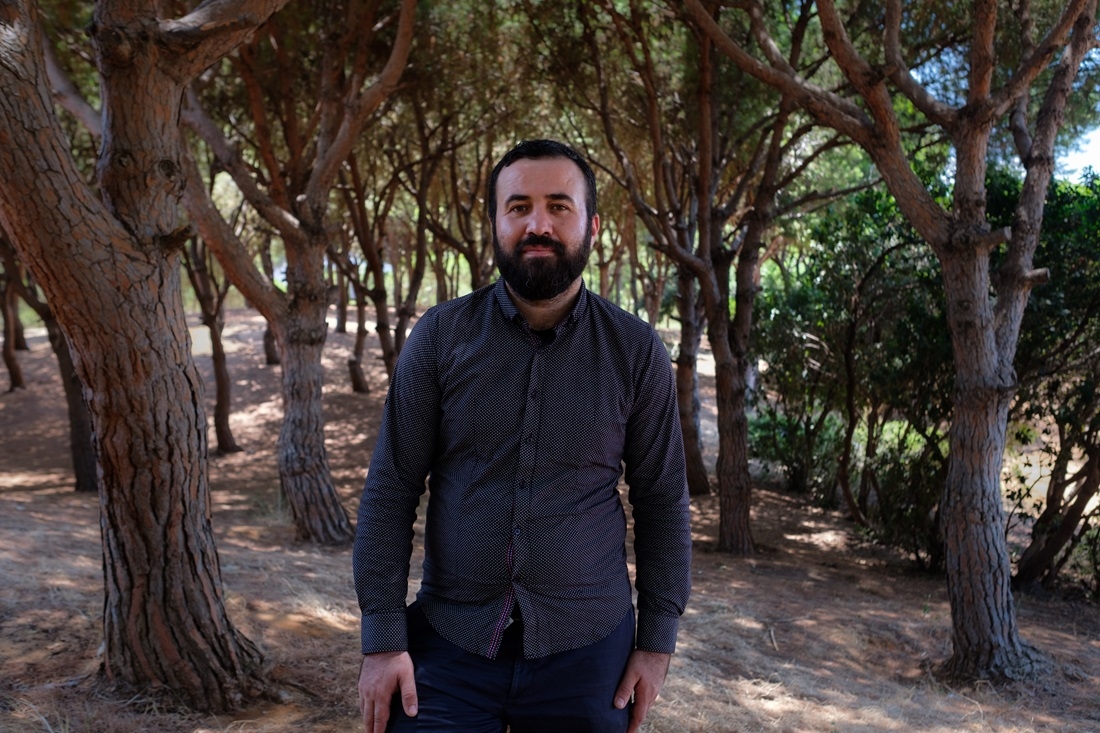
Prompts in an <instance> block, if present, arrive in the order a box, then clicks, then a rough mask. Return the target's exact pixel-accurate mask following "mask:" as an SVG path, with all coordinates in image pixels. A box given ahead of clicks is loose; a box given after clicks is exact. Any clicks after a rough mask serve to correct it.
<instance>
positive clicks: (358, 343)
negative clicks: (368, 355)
mask: <svg viewBox="0 0 1100 733" xmlns="http://www.w3.org/2000/svg"><path fill="white" fill-rule="evenodd" d="M355 315H356V319H355V322H356V326H355V348H354V349H353V350H352V356H351V358H350V359H348V376H349V377H350V378H351V390H352V392H355V393H356V394H367V393H369V392H370V382H369V381H368V380H367V377H366V375H365V374H364V373H363V354H364V353H365V352H366V347H367V296H366V293H365V292H364V291H363V288H361V287H359V286H358V285H356V288H355Z"/></svg>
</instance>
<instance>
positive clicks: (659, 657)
mask: <svg viewBox="0 0 1100 733" xmlns="http://www.w3.org/2000/svg"><path fill="white" fill-rule="evenodd" d="M671 658H672V655H671V654H661V653H660V652H645V651H642V650H640V649H635V650H634V651H633V652H631V653H630V659H628V660H627V662H626V671H625V672H624V673H623V681H622V682H620V683H619V689H617V690H615V707H616V708H618V709H619V710H622V709H623V708H625V707H626V705H627V703H628V702H630V699H631V697H633V698H634V707H633V708H631V710H630V727H628V728H627V729H626V733H635V731H637V730H638V728H640V727H641V726H642V721H644V720H645V716H646V713H648V712H649V706H650V705H652V704H653V701H654V700H656V699H657V695H658V694H660V692H661V688H662V687H664V685H665V675H667V674H668V663H669V660H670V659H671Z"/></svg>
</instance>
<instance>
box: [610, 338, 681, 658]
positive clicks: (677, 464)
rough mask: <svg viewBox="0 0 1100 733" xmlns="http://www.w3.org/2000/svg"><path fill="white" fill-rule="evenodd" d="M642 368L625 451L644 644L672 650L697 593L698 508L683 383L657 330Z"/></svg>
mask: <svg viewBox="0 0 1100 733" xmlns="http://www.w3.org/2000/svg"><path fill="white" fill-rule="evenodd" d="M640 372H641V373H640V376H639V378H638V379H637V382H636V391H635V395H636V398H635V404H634V409H633V410H632V412H631V414H630V419H629V422H628V423H627V434H626V444H625V451H624V460H625V463H626V481H627V483H628V484H629V487H630V491H629V499H630V504H631V511H632V515H633V518H634V555H635V561H636V578H635V586H636V588H637V591H638V633H637V642H636V643H637V647H638V649H641V650H644V651H652V652H663V653H672V652H673V651H675V649H676V633H677V630H678V628H679V621H680V616H681V615H682V614H683V612H684V608H685V606H686V605H687V600H688V595H689V594H690V592H691V514H690V509H689V505H688V491H687V470H686V467H685V462H684V442H683V437H682V434H681V431H680V417H679V410H678V409H677V406H676V383H675V380H674V379H673V376H672V364H671V360H670V359H669V356H668V352H667V351H666V350H665V347H664V345H663V344H662V343H661V341H660V339H659V338H658V337H657V335H656V333H654V334H653V339H652V344H651V345H650V349H649V354H648V357H647V358H646V359H645V360H644V361H643V363H642V364H641V368H640Z"/></svg>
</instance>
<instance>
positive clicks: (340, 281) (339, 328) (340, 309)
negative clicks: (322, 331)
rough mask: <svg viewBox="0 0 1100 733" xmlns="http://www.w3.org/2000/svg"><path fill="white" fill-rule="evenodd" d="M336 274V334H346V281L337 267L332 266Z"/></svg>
mask: <svg viewBox="0 0 1100 733" xmlns="http://www.w3.org/2000/svg"><path fill="white" fill-rule="evenodd" d="M332 269H334V270H335V271H336V272H335V275H336V328H334V329H333V330H334V331H335V332H336V333H347V332H348V279H347V278H346V277H344V272H343V270H341V269H340V268H339V267H335V266H333V268H332Z"/></svg>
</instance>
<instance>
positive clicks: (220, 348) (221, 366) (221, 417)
mask: <svg viewBox="0 0 1100 733" xmlns="http://www.w3.org/2000/svg"><path fill="white" fill-rule="evenodd" d="M207 328H208V330H209V331H210V358H211V362H212V366H213V370H214V391H215V399H214V435H215V437H216V438H217V441H218V448H217V452H218V453H219V454H221V455H225V454H228V453H238V452H240V451H242V450H244V449H243V448H241V447H240V446H239V445H238V444H237V441H236V439H235V438H234V437H233V430H232V429H231V428H230V426H229V415H230V412H231V411H232V410H231V405H232V399H231V392H232V383H233V382H232V380H231V379H230V378H229V366H228V364H227V362H226V358H225V344H224V343H223V342H222V331H223V329H224V328H225V314H224V312H223V311H222V309H221V306H220V304H219V306H218V312H217V314H216V315H215V316H214V317H213V318H212V319H211V322H210V323H208V324H207Z"/></svg>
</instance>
